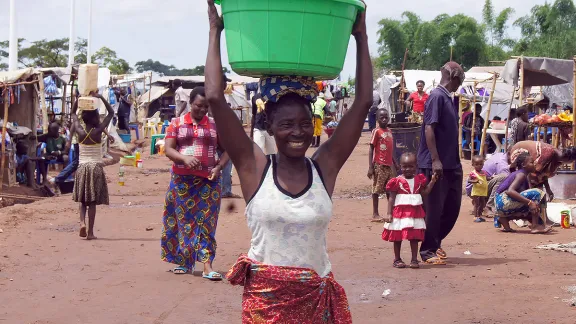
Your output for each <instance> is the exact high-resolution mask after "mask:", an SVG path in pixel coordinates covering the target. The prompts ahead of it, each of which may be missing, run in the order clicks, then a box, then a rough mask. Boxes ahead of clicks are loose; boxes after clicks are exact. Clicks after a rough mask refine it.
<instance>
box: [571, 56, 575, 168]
mask: <svg viewBox="0 0 576 324" xmlns="http://www.w3.org/2000/svg"><path fill="white" fill-rule="evenodd" d="M573 60H574V67H573V71H574V80H572V84H573V85H574V93H573V94H574V95H573V98H572V100H573V102H572V109H576V56H574V58H573ZM572 119H573V121H572V146H574V143H576V119H574V110H572ZM572 170H574V163H572Z"/></svg>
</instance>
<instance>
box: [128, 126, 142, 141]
mask: <svg viewBox="0 0 576 324" xmlns="http://www.w3.org/2000/svg"><path fill="white" fill-rule="evenodd" d="M128 129H130V130H134V132H135V133H136V139H137V140H139V139H140V126H138V124H128Z"/></svg>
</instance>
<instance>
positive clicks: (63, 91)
mask: <svg viewBox="0 0 576 324" xmlns="http://www.w3.org/2000/svg"><path fill="white" fill-rule="evenodd" d="M66 88H67V85H66V84H64V89H62V99H61V100H60V101H62V115H60V121H61V122H64V115H65V114H66Z"/></svg>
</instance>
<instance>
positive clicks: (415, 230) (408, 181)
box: [382, 153, 438, 269]
mask: <svg viewBox="0 0 576 324" xmlns="http://www.w3.org/2000/svg"><path fill="white" fill-rule="evenodd" d="M400 169H401V170H402V175H401V176H398V177H396V178H393V179H391V180H390V181H389V182H388V185H387V186H386V191H387V192H388V193H389V194H390V197H389V198H388V199H389V200H388V216H387V217H386V219H385V221H386V224H384V231H383V232H382V239H383V240H384V241H388V242H394V263H393V264H392V265H393V266H394V267H395V268H406V264H405V263H404V261H402V258H401V257H400V250H401V248H402V241H404V240H407V241H410V249H411V250H412V261H411V262H410V268H411V269H418V268H420V265H419V264H418V242H421V241H423V240H424V232H425V230H426V221H425V216H426V214H425V212H424V209H423V208H422V195H428V194H429V193H430V191H431V190H432V187H434V184H435V183H436V181H437V180H438V177H437V176H436V174H434V175H433V176H432V179H431V180H430V183H428V185H426V181H427V180H426V176H425V175H423V174H418V175H416V155H415V154H414V153H404V154H402V157H401V158H400Z"/></svg>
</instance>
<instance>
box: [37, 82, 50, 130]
mask: <svg viewBox="0 0 576 324" xmlns="http://www.w3.org/2000/svg"><path fill="white" fill-rule="evenodd" d="M39 78H40V79H39V80H38V84H39V88H40V107H41V108H42V133H44V134H46V133H48V109H47V108H46V94H45V93H44V73H42V72H40V75H39Z"/></svg>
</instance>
